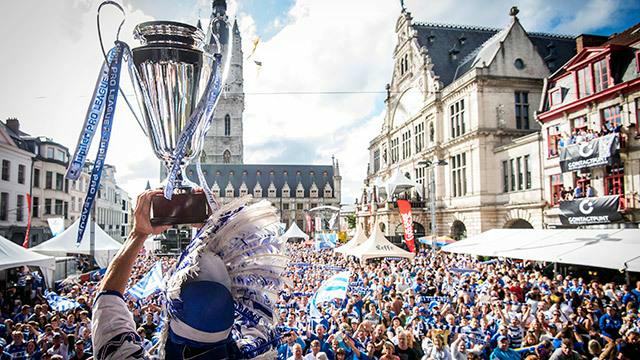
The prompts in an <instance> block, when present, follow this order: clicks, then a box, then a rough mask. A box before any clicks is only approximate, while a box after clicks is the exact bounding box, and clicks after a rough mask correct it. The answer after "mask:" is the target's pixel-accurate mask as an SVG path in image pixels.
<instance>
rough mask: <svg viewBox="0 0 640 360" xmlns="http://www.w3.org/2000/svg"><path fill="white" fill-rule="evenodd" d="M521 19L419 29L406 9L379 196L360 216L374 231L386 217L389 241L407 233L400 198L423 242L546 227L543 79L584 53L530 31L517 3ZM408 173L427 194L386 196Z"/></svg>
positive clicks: (377, 149)
mask: <svg viewBox="0 0 640 360" xmlns="http://www.w3.org/2000/svg"><path fill="white" fill-rule="evenodd" d="M509 15H510V21H509V24H508V25H507V26H506V27H505V28H503V29H494V28H486V27H476V26H464V25H443V24H433V23H419V22H415V21H414V20H413V18H412V16H411V14H410V13H409V12H408V11H406V10H405V9H403V10H402V12H401V14H400V16H399V18H398V20H397V22H396V27H395V32H396V37H397V42H396V44H395V48H394V52H393V59H394V68H393V71H392V75H391V82H390V84H389V85H388V86H387V91H388V95H387V98H386V100H385V104H386V114H385V118H384V122H383V123H382V124H381V128H380V132H379V134H378V135H377V136H376V137H375V138H373V139H372V140H371V141H370V143H369V154H370V160H369V170H368V175H367V178H366V179H365V186H366V188H367V189H368V190H367V191H366V192H365V194H366V196H363V199H362V201H361V204H360V206H359V209H358V212H357V215H358V217H359V221H360V222H361V223H362V224H364V225H365V227H369V226H371V225H372V223H373V219H376V220H377V221H378V222H379V223H380V226H381V227H382V228H383V229H384V232H385V235H387V236H389V237H394V236H398V237H400V236H401V235H402V234H403V227H402V222H401V219H400V214H399V211H398V209H397V207H396V203H395V200H396V199H397V198H406V199H408V200H410V201H411V204H412V211H413V220H414V232H415V235H416V236H418V237H419V236H422V235H429V234H430V233H432V232H434V234H433V235H437V236H442V235H448V236H451V237H452V238H455V239H461V238H464V237H466V236H468V235H475V234H479V233H480V232H483V231H486V230H489V229H493V228H502V227H516V228H524V227H528V228H531V227H534V228H542V226H543V210H544V208H545V199H544V196H543V189H544V186H543V184H542V180H541V173H540V166H539V164H540V153H541V149H540V148H539V147H540V143H541V142H540V131H539V128H540V127H539V125H538V123H537V122H536V121H535V118H534V113H533V111H534V109H535V107H536V106H537V104H538V103H539V102H540V98H541V96H542V83H543V79H544V78H545V77H546V76H549V75H550V74H551V73H553V72H554V71H556V70H558V69H559V68H560V67H561V66H562V64H564V63H565V62H566V61H567V60H568V59H570V58H571V57H572V56H573V55H574V54H575V42H574V39H573V37H569V36H563V35H556V34H543V33H529V32H527V31H526V30H525V29H524V28H523V26H522V25H521V23H520V21H519V19H518V16H517V15H518V9H517V8H515V7H514V8H512V9H511V11H510V14H509ZM397 173H400V174H402V175H404V177H405V178H407V180H408V181H413V182H414V183H417V184H418V185H417V187H418V188H419V189H416V188H414V190H413V191H405V192H400V193H396V194H386V196H382V195H381V192H380V191H378V190H380V184H384V183H385V182H388V181H389V179H391V178H394V177H396V176H397V175H396V174H397ZM416 190H418V191H416ZM419 194H423V196H420V195H419ZM432 207H433V211H432V210H431V208H432ZM432 212H434V213H435V216H434V218H435V223H432V221H431V219H432V216H431V215H432Z"/></svg>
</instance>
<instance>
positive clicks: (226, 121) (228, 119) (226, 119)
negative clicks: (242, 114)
mask: <svg viewBox="0 0 640 360" xmlns="http://www.w3.org/2000/svg"><path fill="white" fill-rule="evenodd" d="M224 136H231V116H229V114H227V115H225V116H224Z"/></svg>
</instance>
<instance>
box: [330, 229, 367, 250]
mask: <svg viewBox="0 0 640 360" xmlns="http://www.w3.org/2000/svg"><path fill="white" fill-rule="evenodd" d="M365 241H367V236H366V235H365V234H364V230H362V227H361V226H360V225H359V224H358V226H357V227H356V233H355V234H354V235H353V237H352V238H351V240H349V242H347V243H346V244H344V245H342V246H340V247H338V248H335V250H334V251H335V252H338V253H341V254H343V255H345V256H347V251H349V250H350V249H353V248H355V247H357V246H358V245H360V244H362V243H364V242H365Z"/></svg>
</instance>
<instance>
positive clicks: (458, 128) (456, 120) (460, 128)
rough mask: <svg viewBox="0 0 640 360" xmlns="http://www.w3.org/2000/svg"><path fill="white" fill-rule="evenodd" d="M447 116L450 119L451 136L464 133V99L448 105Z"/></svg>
mask: <svg viewBox="0 0 640 360" xmlns="http://www.w3.org/2000/svg"><path fill="white" fill-rule="evenodd" d="M449 116H450V120H451V138H456V137H458V136H461V135H464V133H465V132H466V125H465V119H464V99H462V100H460V101H458V102H456V103H454V104H452V105H451V106H450V107H449Z"/></svg>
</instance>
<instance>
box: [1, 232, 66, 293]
mask: <svg viewBox="0 0 640 360" xmlns="http://www.w3.org/2000/svg"><path fill="white" fill-rule="evenodd" d="M24 265H27V266H37V267H39V268H40V270H41V271H42V274H43V275H44V277H45V280H46V281H47V283H48V284H49V285H51V281H53V271H54V270H55V269H56V259H55V258H54V257H52V256H47V255H42V254H38V253H35V252H33V251H31V250H27V249H25V248H23V247H22V246H20V245H18V244H16V243H14V242H13V241H11V240H9V239H6V238H4V237H2V236H0V270H5V269H10V268H14V267H18V266H24Z"/></svg>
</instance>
